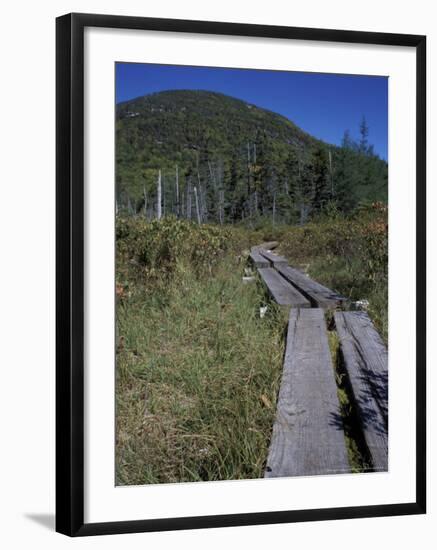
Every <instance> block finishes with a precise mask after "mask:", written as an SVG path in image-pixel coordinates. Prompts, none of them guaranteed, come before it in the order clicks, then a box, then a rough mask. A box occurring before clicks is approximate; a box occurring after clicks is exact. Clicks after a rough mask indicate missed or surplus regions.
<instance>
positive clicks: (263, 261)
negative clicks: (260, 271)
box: [249, 248, 270, 267]
mask: <svg viewBox="0 0 437 550" xmlns="http://www.w3.org/2000/svg"><path fill="white" fill-rule="evenodd" d="M249 258H250V261H251V263H252V264H253V265H254V266H255V267H270V262H269V261H268V260H267V258H264V256H261V254H260V253H259V252H258V251H257V250H256V249H254V248H252V251H251V253H250V256H249Z"/></svg>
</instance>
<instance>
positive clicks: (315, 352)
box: [265, 309, 350, 477]
mask: <svg viewBox="0 0 437 550" xmlns="http://www.w3.org/2000/svg"><path fill="white" fill-rule="evenodd" d="M347 472H350V467H349V462H348V457H347V452H346V445H345V440H344V433H343V423H342V418H341V415H340V407H339V402H338V397H337V386H336V383H335V377H334V369H333V366H332V361H331V354H330V351H329V346H328V338H327V334H326V328H325V319H324V315H323V311H322V310H321V309H303V310H300V309H292V310H291V311H290V319H289V323H288V335H287V348H286V354H285V360H284V368H283V373H282V381H281V389H280V392H279V398H278V405H277V411H276V420H275V424H274V426H273V435H272V440H271V444H270V450H269V455H268V459H267V467H266V471H265V477H284V476H302V475H316V474H340V473H347Z"/></svg>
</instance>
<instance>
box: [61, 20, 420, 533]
mask: <svg viewBox="0 0 437 550" xmlns="http://www.w3.org/2000/svg"><path fill="white" fill-rule="evenodd" d="M56 24H57V32H56V35H57V38H56V55H57V61H56V67H57V92H56V98H57V104H56V113H57V173H56V177H57V237H56V238H57V295H56V296H57V306H56V308H57V309H56V311H57V322H56V338H57V381H56V393H57V405H56V422H57V428H56V438H57V457H56V463H57V473H56V482H57V488H56V499H57V502H56V529H57V531H59V532H61V533H64V534H66V535H69V536H84V535H97V534H112V533H114V534H115V533H129V532H142V531H160V530H175V529H197V528H207V527H224V526H237V525H252V524H267V523H284V522H296V521H315V520H317V521H319V520H326V519H344V518H360V517H374V516H389V515H408V514H421V513H425V509H426V494H425V485H426V484H425V471H426V469H425V466H426V463H425V459H426V453H425V433H426V427H425V299H426V295H425V282H426V281H425V225H426V223H425V175H426V171H425V160H426V157H425V153H426V131H425V105H426V95H425V92H426V80H425V77H426V75H425V68H426V53H425V52H426V50H425V48H426V39H425V37H424V36H413V35H397V34H385V33H370V32H355V31H346V30H324V29H310V28H293V27H274V26H260V25H249V24H235V23H221V22H220V23H218V22H217V23H216V22H206V21H183V20H170V19H150V18H140V17H118V16H109V15H91V14H68V15H65V16H62V17H59V18H58V19H57V23H56Z"/></svg>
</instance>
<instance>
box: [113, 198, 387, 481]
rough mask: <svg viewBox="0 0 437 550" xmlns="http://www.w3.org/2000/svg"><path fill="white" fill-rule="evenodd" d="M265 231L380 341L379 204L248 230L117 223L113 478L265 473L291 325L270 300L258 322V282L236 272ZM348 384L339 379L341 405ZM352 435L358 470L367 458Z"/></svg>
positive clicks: (382, 219)
mask: <svg viewBox="0 0 437 550" xmlns="http://www.w3.org/2000/svg"><path fill="white" fill-rule="evenodd" d="M272 239H273V240H278V241H279V242H280V251H281V252H282V253H283V254H284V255H285V256H286V257H287V258H288V259H289V261H290V263H291V264H292V265H297V266H301V267H302V266H304V267H305V268H306V270H307V271H308V272H309V274H310V275H311V276H313V277H314V278H315V279H316V280H318V281H320V282H321V283H323V284H326V285H327V286H328V287H330V288H333V289H335V290H337V291H339V292H341V293H342V294H344V295H346V296H347V297H349V298H351V299H353V300H358V299H363V298H364V299H367V300H369V303H370V306H369V313H370V314H371V316H372V318H373V320H374V321H375V323H376V325H377V327H378V328H379V330H380V331H381V333H382V335H383V336H384V338H385V339H386V338H387V225H386V211H385V210H384V208H381V207H379V206H377V207H376V208H373V209H372V210H371V211H369V212H363V213H361V214H360V216H357V217H356V218H352V219H344V218H341V217H337V216H331V217H329V218H325V219H320V220H318V222H317V223H311V224H307V225H306V226H304V227H289V226H288V227H287V226H282V227H274V228H272V227H266V228H262V227H260V228H257V229H256V230H248V229H245V228H239V227H232V228H229V227H226V228H221V227H216V226H206V225H205V226H200V227H199V226H197V225H195V224H191V223H189V222H187V221H181V220H175V219H171V218H166V219H164V220H160V221H159V222H158V221H155V222H151V223H147V222H145V221H144V220H141V219H131V220H128V219H125V220H123V219H119V220H118V222H117V271H116V273H117V289H116V290H117V371H116V372H117V375H116V479H117V484H119V485H132V484H136V485H141V484H147V483H171V482H181V481H200V480H224V479H247V478H258V477H262V475H263V471H264V467H265V461H266V458H267V453H268V445H269V441H270V436H271V430H272V426H273V421H274V416H275V409H276V396H277V392H278V389H279V383H280V378H281V374H282V359H283V353H284V343H285V342H284V330H285V324H286V323H285V318H284V313H283V311H281V310H280V309H279V308H278V307H277V306H275V305H274V304H273V303H271V302H269V309H268V312H267V315H266V316H265V317H264V318H263V319H261V318H260V315H259V308H260V306H261V305H264V304H265V303H266V296H265V290H264V289H263V288H262V287H261V286H259V284H258V283H256V282H252V283H250V284H243V282H242V275H243V270H244V267H245V259H246V257H247V251H248V249H249V248H250V245H252V244H259V243H260V242H263V241H265V240H272ZM334 348H335V346H334ZM334 348H333V349H334ZM342 391H343V388H342V386H341V380H340V381H339V397H340V399H342V398H344V399H343V401H344V402H342V407H343V408H345V410H346V409H347V406H348V402H347V399H346V397H347V396H346V394H344V395H343V393H344V392H343V393H342ZM346 412H347V411H346ZM345 418H346V419H347V418H348V416H347V414H346V415H345ZM346 435H347V434H346ZM347 437H348V436H347ZM349 439H350V441H349V443H350V445H349V447H348V449H349V453H350V460H351V464H352V465H354V464H355V467H356V471H359V470H360V468H361V469H362V468H363V467H364V466H365V465H364V464H361V463H360V462H359V460H360V459H359V453H358V451H357V449H355V448H354V447H353V445H354V440H353V437H352V436H351V437H350V438H349ZM346 440H347V441H348V439H347V438H346Z"/></svg>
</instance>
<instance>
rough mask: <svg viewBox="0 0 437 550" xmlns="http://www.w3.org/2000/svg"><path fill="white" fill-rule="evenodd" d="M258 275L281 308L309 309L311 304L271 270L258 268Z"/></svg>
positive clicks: (269, 268)
mask: <svg viewBox="0 0 437 550" xmlns="http://www.w3.org/2000/svg"><path fill="white" fill-rule="evenodd" d="M258 273H259V275H260V277H261V279H262V280H263V281H264V283H265V285H266V287H267V289H268V291H269V292H270V294H271V295H272V296H273V298H274V299H275V301H276V302H277V303H278V304H279V305H281V306H291V307H297V308H299V307H303V308H309V307H311V304H310V302H309V300H307V299H306V298H305V296H303V295H302V294H301V293H300V292H299V291H297V290H296V289H295V288H294V286H293V285H291V284H290V283H289V282H288V281H286V280H285V279H284V278H283V277H281V275H280V274H279V273H278V272H277V271H276V270H275V269H273V268H271V267H266V268H259V269H258Z"/></svg>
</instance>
